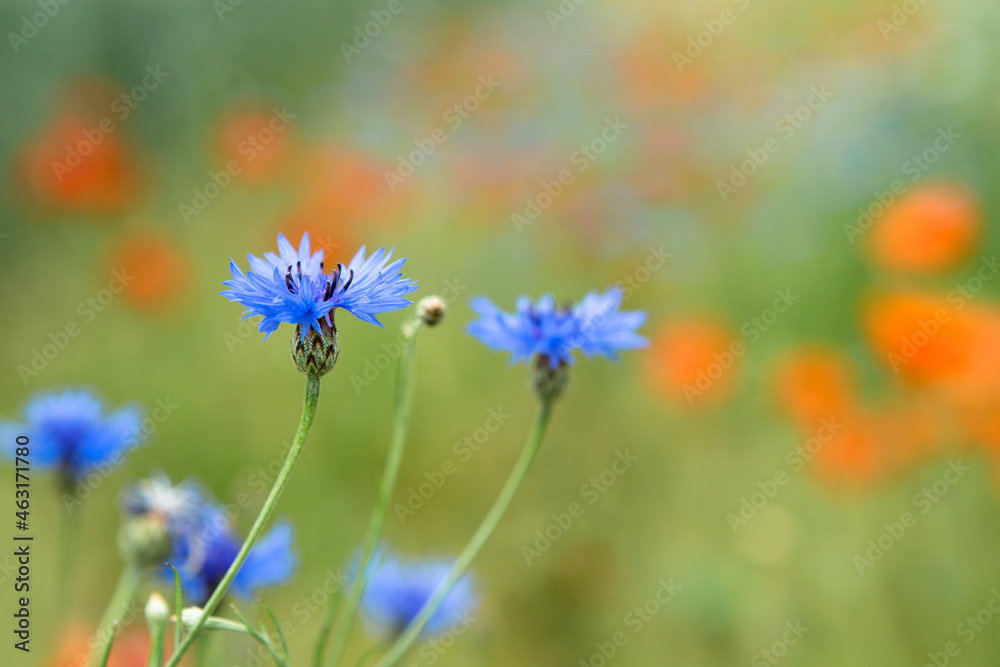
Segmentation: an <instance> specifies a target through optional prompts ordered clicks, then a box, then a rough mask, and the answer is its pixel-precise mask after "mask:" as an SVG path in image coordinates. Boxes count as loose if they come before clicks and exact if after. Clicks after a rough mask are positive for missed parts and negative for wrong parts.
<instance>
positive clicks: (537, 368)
mask: <svg viewBox="0 0 1000 667" xmlns="http://www.w3.org/2000/svg"><path fill="white" fill-rule="evenodd" d="M569 377H570V375H569V365H568V364H566V362H559V364H558V365H557V366H556V367H555V368H553V367H552V364H551V363H550V362H549V358H548V357H546V356H545V355H539V356H537V357H536V358H535V364H534V366H533V369H532V375H531V384H532V386H533V387H534V389H535V393H536V394H537V395H538V397H539V398H540V399H542V401H544V402H546V403H550V402H552V401H555V400H556V399H557V398H559V396H560V395H561V394H562V392H563V390H564V389H565V388H566V386H567V385H568V384H569Z"/></svg>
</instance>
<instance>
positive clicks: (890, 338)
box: [865, 292, 1000, 403]
mask: <svg viewBox="0 0 1000 667" xmlns="http://www.w3.org/2000/svg"><path fill="white" fill-rule="evenodd" d="M865 324H866V332H867V334H868V338H869V340H870V341H871V343H872V345H873V346H874V348H875V349H876V350H877V351H878V352H879V353H880V355H881V356H883V357H884V359H885V361H886V363H887V364H888V365H889V367H890V368H892V369H893V370H894V371H895V372H896V373H898V374H899V375H900V377H901V378H902V379H903V380H905V381H906V382H908V383H910V384H912V385H915V386H933V387H936V388H940V389H942V390H944V392H945V394H947V396H948V397H949V398H951V399H952V400H955V401H959V402H961V403H968V402H970V401H971V402H973V403H981V402H983V401H987V402H988V401H991V400H995V399H996V398H997V397H1000V309H998V308H997V306H995V305H992V304H977V303H971V302H970V301H969V300H967V299H965V298H964V297H962V296H961V295H960V294H959V293H958V292H953V293H951V294H949V295H948V296H939V295H934V294H923V293H916V292H909V293H905V292H904V293H896V294H889V295H885V296H882V297H879V298H876V299H875V300H873V301H872V302H871V304H870V305H869V307H868V309H867V313H866V317H865Z"/></svg>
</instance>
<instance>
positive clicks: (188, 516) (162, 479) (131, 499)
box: [121, 473, 211, 537]
mask: <svg viewBox="0 0 1000 667" xmlns="http://www.w3.org/2000/svg"><path fill="white" fill-rule="evenodd" d="M210 502H211V501H210V500H209V499H208V497H207V496H206V495H205V492H204V491H203V490H202V489H201V487H200V486H198V485H197V484H195V483H194V482H192V481H190V480H189V481H185V482H181V483H180V484H177V485H174V484H171V483H170V479H169V478H168V477H167V476H166V475H164V474H162V473H157V474H155V475H153V476H152V477H150V478H149V479H143V480H139V481H138V482H135V483H133V484H132V485H131V486H130V487H129V488H128V489H126V490H125V493H123V494H122V499H121V503H122V509H123V510H124V511H125V514H126V516H129V517H144V516H156V517H159V518H161V519H162V520H163V521H164V523H166V524H167V525H168V526H169V527H170V529H171V531H172V532H173V533H175V534H176V535H178V536H181V537H184V536H188V535H193V534H195V533H196V532H198V531H201V530H202V529H203V528H204V526H205V524H206V522H207V521H208V519H209V509H210V507H211V505H210Z"/></svg>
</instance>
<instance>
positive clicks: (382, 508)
mask: <svg viewBox="0 0 1000 667" xmlns="http://www.w3.org/2000/svg"><path fill="white" fill-rule="evenodd" d="M420 327H421V325H420V320H415V321H413V322H410V323H408V324H406V325H404V328H403V333H404V336H403V342H402V351H401V352H400V357H399V367H398V369H397V371H396V395H395V407H394V410H393V429H392V440H391V442H390V443H389V454H388V458H387V459H386V463H385V472H384V473H383V474H382V480H381V482H380V483H379V487H378V497H377V498H376V501H375V508H374V509H373V510H372V515H371V519H370V520H369V522H368V532H367V533H366V534H365V541H364V544H363V546H362V548H361V557H360V559H359V560H358V565H357V570H356V572H355V574H354V577H353V579H352V581H351V586H350V588H349V589H348V592H347V595H346V597H345V600H344V607H343V616H342V617H341V619H340V623H339V625H338V627H337V634H336V637H335V638H334V642H333V664H334V665H335V666H336V665H340V662H341V660H343V658H344V652H345V651H346V650H347V643H348V640H349V639H350V636H351V629H352V628H353V627H354V620H355V618H356V617H357V614H358V604H359V602H360V600H361V596H362V594H363V593H364V590H365V584H366V573H367V569H368V564H369V563H370V562H371V559H372V555H373V554H374V553H375V547H376V545H377V544H378V541H379V538H381V536H382V528H383V527H384V526H385V516H386V513H387V512H388V510H389V502H390V501H391V500H392V494H393V491H394V490H395V488H396V480H397V479H398V478H399V468H400V465H401V464H402V462H403V451H404V450H405V449H406V434H407V432H408V431H409V428H410V415H411V413H412V407H413V357H414V350H415V348H416V339H417V332H418V331H419V330H420ZM335 607H336V605H334V604H331V605H330V606H329V608H328V613H327V617H326V618H325V619H324V623H323V625H322V627H321V629H320V636H319V640H318V641H317V643H316V650H315V652H314V654H313V667H322V665H323V663H324V660H323V656H324V653H325V652H326V644H327V641H328V639H329V635H330V630H331V625H332V622H333V615H334V614H335V613H336V608H335Z"/></svg>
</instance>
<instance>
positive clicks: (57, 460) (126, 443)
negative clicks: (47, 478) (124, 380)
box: [0, 389, 142, 483]
mask: <svg viewBox="0 0 1000 667" xmlns="http://www.w3.org/2000/svg"><path fill="white" fill-rule="evenodd" d="M24 418H25V421H24V422H22V423H14V422H7V423H3V424H0V442H2V443H4V447H6V448H7V449H6V454H7V455H8V456H11V457H12V456H13V447H14V443H15V438H16V437H17V436H18V435H26V436H28V438H29V441H30V444H29V447H30V449H31V463H32V465H33V466H36V467H38V468H57V469H58V470H59V471H60V472H61V473H62V475H63V478H64V480H66V481H67V482H70V483H71V482H73V481H75V480H77V479H80V478H81V477H83V476H84V475H86V474H87V473H88V472H89V471H90V470H92V469H93V468H94V467H96V466H99V465H102V464H106V463H109V462H111V461H115V460H117V459H118V458H119V457H120V456H121V455H122V454H123V453H124V452H126V451H128V450H129V449H131V448H133V447H136V446H138V445H139V444H141V442H142V439H141V437H140V433H141V431H140V427H141V424H142V414H141V412H140V411H139V410H138V409H137V408H134V407H126V408H121V409H119V410H116V411H115V412H111V413H105V411H104V405H103V404H102V403H101V400H100V399H99V398H97V397H96V396H94V395H93V394H91V393H90V392H88V391H86V390H84V389H77V390H73V389H69V390H66V391H64V392H62V393H53V394H45V395H43V396H39V397H37V398H35V399H33V400H32V401H30V402H29V403H28V405H27V406H26V407H25V409H24Z"/></svg>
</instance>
